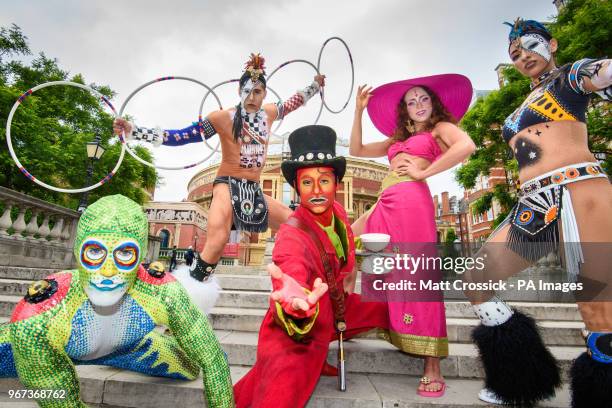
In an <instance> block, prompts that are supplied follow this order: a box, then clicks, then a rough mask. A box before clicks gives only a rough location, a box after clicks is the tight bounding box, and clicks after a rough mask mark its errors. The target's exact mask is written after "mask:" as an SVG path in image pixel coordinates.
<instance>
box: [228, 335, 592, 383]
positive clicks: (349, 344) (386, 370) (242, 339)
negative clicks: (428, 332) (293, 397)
mask: <svg viewBox="0 0 612 408" xmlns="http://www.w3.org/2000/svg"><path fill="white" fill-rule="evenodd" d="M216 332H217V336H218V338H219V341H220V343H221V345H222V347H223V349H224V350H225V352H226V353H227V355H228V358H229V361H230V364H233V365H243V366H251V365H253V364H254V363H255V356H256V349H257V336H258V333H255V332H230V331H226V332H225V331H219V330H217V331H216ZM549 349H550V351H551V353H552V354H553V355H554V356H555V357H556V358H557V360H558V362H559V365H560V367H561V370H562V373H563V378H567V373H568V372H569V369H570V366H571V362H572V360H573V359H575V358H576V357H578V356H579V355H580V354H581V353H582V352H584V347H575V346H551V347H549ZM336 353H337V342H332V343H331V345H330V350H329V354H328V361H329V362H330V363H333V362H334V361H335V360H336ZM345 354H346V367H347V371H349V372H355V373H368V374H372V373H373V374H402V375H415V376H418V375H420V374H422V372H423V359H421V358H415V357H411V356H409V355H408V354H405V353H401V352H400V351H398V350H397V349H396V348H395V347H394V346H392V345H391V344H389V343H387V342H386V341H383V340H377V339H368V338H358V339H353V340H350V341H346V342H345ZM441 370H442V373H443V375H444V376H445V377H449V378H483V377H484V372H483V369H482V367H481V365H480V361H479V358H478V352H477V350H476V346H474V345H473V344H460V343H450V344H449V356H448V357H447V358H444V359H442V360H441Z"/></svg>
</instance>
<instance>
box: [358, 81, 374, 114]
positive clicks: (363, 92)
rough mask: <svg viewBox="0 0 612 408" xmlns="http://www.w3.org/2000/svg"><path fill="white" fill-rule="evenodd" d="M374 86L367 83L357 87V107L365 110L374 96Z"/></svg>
mask: <svg viewBox="0 0 612 408" xmlns="http://www.w3.org/2000/svg"><path fill="white" fill-rule="evenodd" d="M372 95H373V94H372V87H371V86H368V85H367V84H364V85H360V86H359V87H358V88H357V97H356V98H355V109H357V110H359V111H363V110H364V109H365V108H366V107H367V106H368V102H369V101H370V98H371V97H372Z"/></svg>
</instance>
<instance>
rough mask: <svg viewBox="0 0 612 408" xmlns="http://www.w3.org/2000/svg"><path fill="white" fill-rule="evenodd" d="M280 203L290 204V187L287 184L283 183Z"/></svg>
mask: <svg viewBox="0 0 612 408" xmlns="http://www.w3.org/2000/svg"><path fill="white" fill-rule="evenodd" d="M282 202H283V204H285V205H289V204H291V186H290V185H289V183H283V196H282Z"/></svg>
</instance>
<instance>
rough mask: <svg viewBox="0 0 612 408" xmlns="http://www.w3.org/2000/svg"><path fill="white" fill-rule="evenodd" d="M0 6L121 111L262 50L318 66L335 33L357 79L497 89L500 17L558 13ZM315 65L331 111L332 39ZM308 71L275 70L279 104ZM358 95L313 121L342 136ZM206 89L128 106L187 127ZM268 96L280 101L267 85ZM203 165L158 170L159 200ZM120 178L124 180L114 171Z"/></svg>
mask: <svg viewBox="0 0 612 408" xmlns="http://www.w3.org/2000/svg"><path fill="white" fill-rule="evenodd" d="M0 4H1V5H2V13H1V15H0V25H2V26H4V27H8V26H9V25H10V24H11V23H15V24H17V25H19V26H20V27H21V28H22V30H23V32H24V33H25V34H26V35H27V36H28V38H29V43H30V47H31V49H32V51H33V52H34V53H38V52H40V51H44V52H45V53H46V54H47V56H49V57H55V58H57V59H58V60H59V63H60V66H61V67H62V68H64V69H67V70H69V71H70V72H71V73H72V74H75V73H82V74H83V75H84V77H85V79H86V81H87V82H88V83H91V82H94V83H97V84H106V85H109V86H110V87H111V88H112V89H113V90H114V91H116V92H117V95H116V97H115V98H114V100H113V102H114V104H115V105H116V106H117V109H118V108H119V107H120V106H121V104H122V103H123V102H124V101H125V99H126V98H127V96H128V95H129V94H130V93H131V92H132V91H133V90H134V89H136V88H137V87H138V86H140V85H142V84H144V83H146V82H148V81H150V80H152V79H154V78H157V77H161V76H170V75H172V76H185V77H190V78H194V79H197V80H199V81H201V82H204V83H206V84H207V85H209V86H212V85H214V84H216V83H218V82H221V81H224V80H227V79H231V78H236V77H238V76H240V74H241V70H242V67H243V63H244V61H245V60H246V59H247V57H248V55H249V54H250V53H251V52H261V53H262V55H263V56H264V57H265V58H266V62H267V67H268V72H271V70H272V69H273V68H275V67H276V66H278V65H279V64H281V63H283V62H285V61H287V60H291V59H305V60H308V61H311V62H312V63H314V64H315V65H316V63H317V57H318V53H319V49H320V47H321V45H322V44H323V42H324V41H325V40H326V39H327V38H329V37H332V36H338V37H341V38H343V39H344V40H345V41H346V42H347V43H348V45H349V47H350V50H351V53H352V55H353V60H354V63H355V84H356V85H357V84H360V83H368V84H372V85H374V86H378V85H382V84H384V83H387V82H391V81H397V80H401V79H407V78H413V77H418V76H423V75H432V74H440V73H448V72H456V73H461V74H464V75H466V76H467V77H468V78H470V79H471V81H472V84H473V86H474V88H475V89H478V90H486V89H495V88H497V77H496V74H495V72H494V70H493V69H494V68H495V66H497V64H499V63H500V62H508V56H507V33H508V27H507V26H504V25H502V22H503V21H513V20H514V19H515V18H516V17H518V16H521V17H524V18H531V19H538V20H550V18H551V17H552V16H554V15H555V14H556V9H555V7H554V5H553V3H552V0H515V1H507V0H461V1H459V0H456V1H451V0H424V1H422V0H397V1H385V0H378V1H373V0H370V1H363V0H353V1H332V0H326V1H322V0H292V1H242V0H232V1H202V0H201V1H194V0H192V1H188V0H175V1H173V2H169V1H158V0H149V1H141V0H132V1H116V0H106V1H99V0H98V1H78V0H63V1H49V0H46V1H43V0H28V1H14V0H13V1H9V0H0ZM321 71H322V72H323V73H324V74H326V75H327V82H328V83H327V85H328V86H327V88H326V98H327V101H328V104H329V105H330V106H331V107H332V108H333V109H337V108H339V107H341V106H342V105H343V104H344V102H345V101H346V99H347V96H348V92H349V89H350V66H349V64H348V57H347V54H346V51H345V50H344V48H343V47H342V46H341V45H340V44H339V43H338V42H332V43H330V45H329V46H328V47H327V48H326V49H325V51H324V53H323V56H322V61H321ZM313 75H314V70H313V69H312V68H311V67H309V66H307V65H305V64H293V65H290V66H289V67H287V68H284V69H282V70H281V71H279V73H278V75H275V76H274V77H273V78H272V79H271V80H270V82H269V86H270V87H271V88H272V89H274V90H275V91H277V92H278V93H279V94H280V96H281V97H282V98H283V99H285V98H288V97H289V96H291V95H292V94H293V93H294V92H295V91H296V90H297V89H300V88H303V87H304V86H305V85H307V84H309V83H310V82H311V80H312V77H313ZM355 89H356V86H355ZM354 92H355V91H353V95H352V96H351V101H350V103H349V106H348V107H347V109H346V110H345V111H344V112H342V113H341V114H337V115H334V114H331V113H329V112H327V111H325V110H324V111H323V114H322V116H321V119H320V120H319V124H325V125H329V126H331V127H333V128H334V129H335V130H336V132H337V133H338V135H339V136H340V137H342V138H345V139H348V137H349V134H350V128H351V123H352V115H353V106H354V102H353V97H354ZM204 93H205V92H204V88H202V87H201V86H200V85H197V84H195V83H190V82H186V81H170V82H164V83H159V84H155V85H152V86H150V87H148V88H146V89H144V90H143V91H142V92H140V93H138V94H137V95H136V96H135V97H134V98H133V99H132V100H131V101H130V102H129V104H128V105H127V107H126V113H128V114H130V115H132V116H133V117H135V118H136V121H137V123H139V124H141V125H145V126H150V127H155V126H161V127H163V128H177V127H184V126H187V125H189V124H190V123H191V121H194V120H196V119H197V114H198V109H199V105H200V101H201V99H202V97H203V95H204ZM236 93H237V90H236V87H235V85H233V84H232V85H227V86H223V87H220V88H219V92H218V94H219V97H220V98H221V101H222V104H223V105H224V106H229V105H234V104H235V103H236V102H237V94H236ZM268 100H269V101H270V102H274V101H275V100H276V99H275V97H274V96H273V95H272V94H271V93H270V92H269V93H268ZM213 109H216V104H215V103H214V100H213V98H209V100H207V102H206V103H205V105H204V112H206V111H210V110H213ZM318 109H319V100H318V99H313V100H311V103H309V104H308V106H307V107H305V108H303V109H301V110H300V111H297V112H294V113H292V114H291V115H290V117H289V118H288V119H287V120H286V121H285V123H283V124H282V126H281V127H280V129H279V130H278V133H280V134H282V133H285V132H290V131H291V130H293V129H295V128H296V127H299V126H303V125H307V124H312V123H313V121H314V119H315V117H316V115H317V112H318ZM364 122H365V123H364V133H365V140H366V141H378V140H382V139H383V137H384V136H382V135H381V134H380V133H379V132H378V131H377V130H376V129H375V128H374V127H373V126H372V124H371V122H370V121H369V117H367V115H366V116H365V118H364ZM211 140H212V141H213V142H216V141H217V140H218V139H217V138H214V139H211ZM213 145H214V143H213ZM275 150H276V149H275ZM208 153H209V150H208V149H207V148H206V147H205V146H203V144H197V145H189V147H187V148H184V147H183V148H165V147H163V148H159V149H157V151H156V152H155V156H156V160H157V162H159V163H163V164H166V165H181V164H187V163H193V162H195V161H197V160H198V158H201V157H202V156H203V155H207V154H208ZM384 161H385V162H386V160H384ZM207 163H209V164H210V162H207ZM24 164H25V165H26V167H27V163H24ZM205 165H206V163H204V164H203V165H200V166H198V167H196V168H192V169H189V170H181V171H161V172H160V174H161V175H162V177H163V182H162V185H161V186H160V187H158V189H157V190H156V194H155V199H156V200H158V201H178V200H182V199H183V198H185V197H186V195H187V182H188V181H189V180H190V179H191V177H192V176H193V175H194V174H195V173H196V172H197V171H198V170H200V169H202V168H203V167H204V166H205ZM116 177H121V170H119V172H118V174H117V176H116ZM429 185H430V188H431V190H432V194H439V193H440V192H442V191H450V192H451V194H458V193H460V192H461V189H460V187H459V186H458V185H457V184H456V183H455V182H454V178H453V174H452V170H451V171H447V172H445V173H443V174H440V175H438V176H435V177H432V178H431V179H430V180H429Z"/></svg>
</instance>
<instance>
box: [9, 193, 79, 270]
mask: <svg viewBox="0 0 612 408" xmlns="http://www.w3.org/2000/svg"><path fill="white" fill-rule="evenodd" d="M0 202H2V203H3V204H4V211H3V212H2V214H1V215H0V265H10V266H28V267H38V268H61V269H66V268H72V267H73V266H74V259H73V258H74V257H73V255H72V245H73V242H74V237H75V232H76V226H77V222H78V219H79V213H78V212H77V211H75V210H71V209H68V208H65V207H61V206H59V205H55V204H51V203H48V202H46V201H43V200H40V199H38V198H34V197H31V196H29V195H27V194H23V193H20V192H17V191H13V190H10V189H8V188H5V187H0ZM15 209H16V210H15ZM28 210H29V211H31V213H32V216H31V218H30V219H29V221H28V222H27V223H26V212H28ZM15 212H16V213H17V215H16V217H14V218H13V216H12V214H14V213H15ZM39 222H40V224H39Z"/></svg>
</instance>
